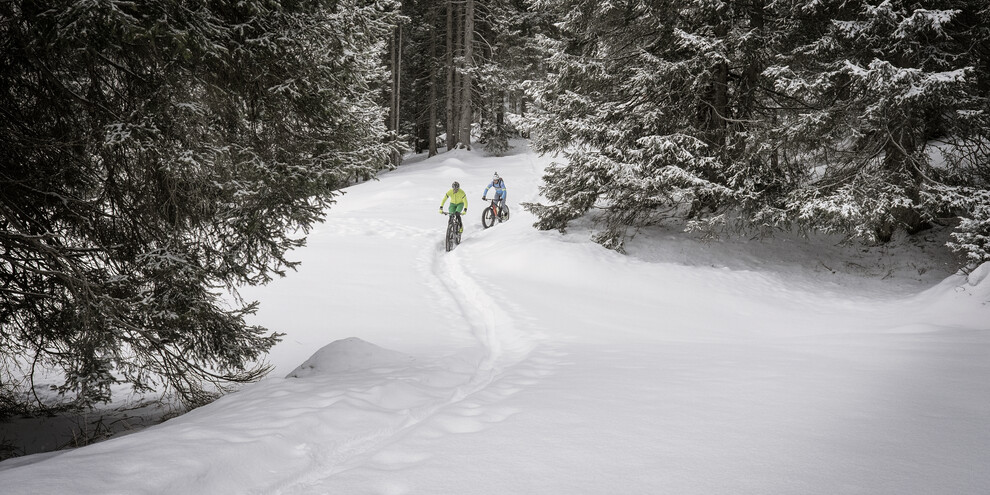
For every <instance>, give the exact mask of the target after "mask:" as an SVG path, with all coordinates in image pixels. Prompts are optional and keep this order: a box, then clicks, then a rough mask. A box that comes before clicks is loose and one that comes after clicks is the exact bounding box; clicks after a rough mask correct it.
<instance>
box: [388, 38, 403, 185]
mask: <svg viewBox="0 0 990 495" xmlns="http://www.w3.org/2000/svg"><path fill="white" fill-rule="evenodd" d="M391 52H392V53H391V55H392V99H391V101H390V102H389V122H388V130H389V131H391V132H392V139H393V140H398V139H399V102H400V101H401V99H400V94H399V92H400V88H401V84H402V25H401V24H400V25H398V26H396V27H395V31H394V34H393V36H392V46H391ZM401 160H402V156H401V155H400V154H399V152H398V151H394V152H393V153H392V165H394V166H398V165H399V162H400V161H401Z"/></svg>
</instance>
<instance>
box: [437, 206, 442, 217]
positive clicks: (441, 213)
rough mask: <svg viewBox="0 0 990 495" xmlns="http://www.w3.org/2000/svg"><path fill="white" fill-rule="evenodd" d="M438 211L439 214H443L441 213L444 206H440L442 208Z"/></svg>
mask: <svg viewBox="0 0 990 495" xmlns="http://www.w3.org/2000/svg"><path fill="white" fill-rule="evenodd" d="M437 213H439V214H441V215H443V207H442V206H441V207H440V209H439V210H437Z"/></svg>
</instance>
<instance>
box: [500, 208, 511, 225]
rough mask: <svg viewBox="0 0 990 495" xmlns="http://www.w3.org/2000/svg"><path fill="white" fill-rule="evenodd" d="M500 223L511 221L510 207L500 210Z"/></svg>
mask: <svg viewBox="0 0 990 495" xmlns="http://www.w3.org/2000/svg"><path fill="white" fill-rule="evenodd" d="M498 221H499V222H508V221H509V206H508V205H505V206H503V207H502V209H500V210H498Z"/></svg>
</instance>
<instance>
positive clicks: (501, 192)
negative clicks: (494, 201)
mask: <svg viewBox="0 0 990 495" xmlns="http://www.w3.org/2000/svg"><path fill="white" fill-rule="evenodd" d="M493 187H494V188H495V197H496V198H497V197H499V196H501V197H502V199H503V200H504V199H505V179H503V178H501V177H499V178H498V181H492V182H491V183H490V184H488V187H486V188H485V192H483V193H481V195H482V196H488V190H489V189H491V188H493Z"/></svg>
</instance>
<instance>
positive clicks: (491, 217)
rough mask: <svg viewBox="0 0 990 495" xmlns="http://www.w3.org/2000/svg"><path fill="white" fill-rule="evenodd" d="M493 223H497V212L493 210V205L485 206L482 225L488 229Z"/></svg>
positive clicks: (482, 213)
mask: <svg viewBox="0 0 990 495" xmlns="http://www.w3.org/2000/svg"><path fill="white" fill-rule="evenodd" d="M492 225H495V212H493V211H492V207H491V206H489V207H488V208H485V211H483V212H481V226H482V227H484V228H486V229H487V228H488V227H491V226H492Z"/></svg>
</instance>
